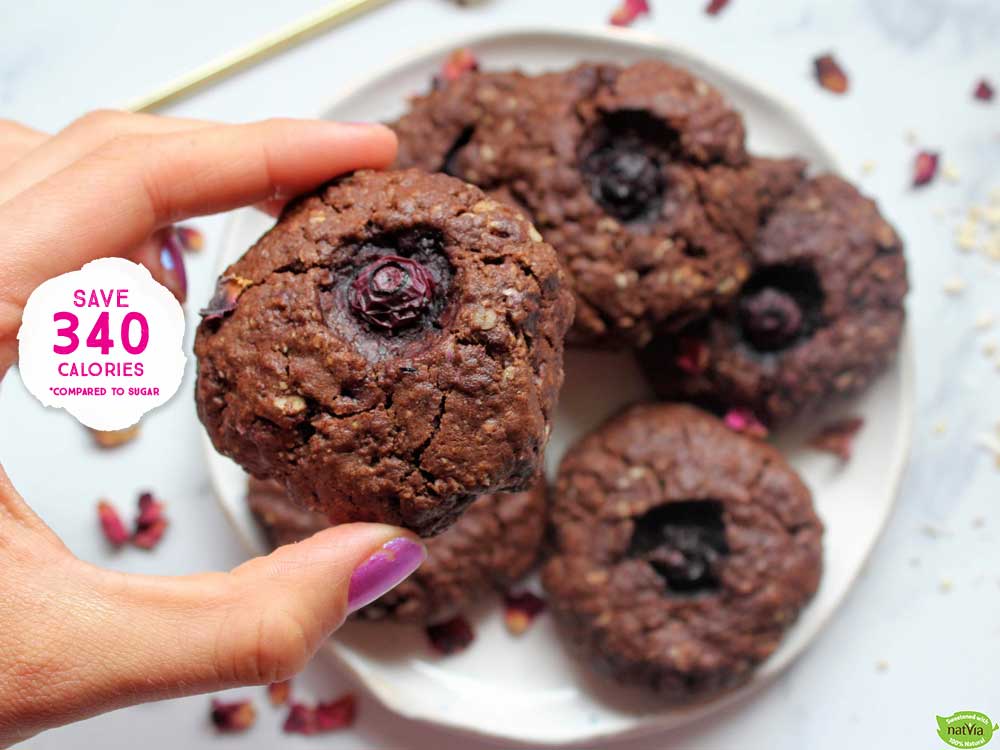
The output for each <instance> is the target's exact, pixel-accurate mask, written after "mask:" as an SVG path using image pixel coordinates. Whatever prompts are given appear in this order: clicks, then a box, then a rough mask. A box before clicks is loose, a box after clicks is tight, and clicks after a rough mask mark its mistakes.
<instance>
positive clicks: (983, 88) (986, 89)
mask: <svg viewBox="0 0 1000 750" xmlns="http://www.w3.org/2000/svg"><path fill="white" fill-rule="evenodd" d="M994 93H995V92H994V91H993V84H991V83H990V82H989V81H987V80H986V79H985V78H983V79H981V80H980V81H979V83H977V84H976V88H975V90H974V91H973V92H972V95H973V96H974V97H975V98H976V99H978V100H979V101H981V102H991V101H993V95H994Z"/></svg>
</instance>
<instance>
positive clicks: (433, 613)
mask: <svg viewBox="0 0 1000 750" xmlns="http://www.w3.org/2000/svg"><path fill="white" fill-rule="evenodd" d="M247 504H248V505H249V506H250V510H251V512H252V513H253V515H254V517H255V518H256V519H257V522H258V523H259V524H260V526H261V528H262V529H263V530H264V532H265V533H266V534H267V538H268V540H269V541H270V542H271V544H272V545H273V546H275V547H277V546H280V545H282V544H290V543H292V542H298V541H301V540H302V539H305V538H306V537H309V536H312V535H313V534H315V533H316V532H317V531H320V530H321V529H325V528H327V527H328V526H329V525H330V524H329V522H328V521H327V520H326V518H324V517H323V516H322V515H320V514H319V513H315V512H313V511H308V510H304V509H302V508H300V507H299V506H297V505H295V504H294V503H292V502H291V501H290V500H289V499H288V497H287V495H286V494H285V491H284V488H283V487H282V486H281V485H280V484H278V483H277V482H274V481H261V480H258V479H251V480H250V484H249V487H248V491H247ZM546 516H547V508H546V486H545V482H544V480H540V481H538V482H537V483H536V484H535V485H534V486H533V487H532V488H531V489H529V490H527V491H525V492H519V493H513V494H508V493H499V494H496V495H486V496H484V497H481V498H479V499H478V500H476V501H475V502H473V504H472V505H471V506H469V509H468V510H466V511H465V513H463V514H462V517H461V518H459V519H458V521H456V522H455V525H454V526H452V527H451V528H449V529H448V530H446V531H445V532H443V533H442V534H439V535H438V536H436V537H434V538H433V539H429V540H427V559H426V560H425V561H424V563H423V565H421V566H420V569H419V570H417V572H416V573H414V574H413V575H412V576H410V577H409V578H407V579H406V580H405V581H403V583H401V584H399V586H397V587H396V588H394V589H393V590H392V591H390V592H388V593H387V594H384V595H383V596H381V597H380V598H379V599H376V600H375V601H374V602H372V603H371V604H369V605H368V606H366V607H363V608H362V609H360V610H358V612H357V613H356V614H355V615H354V616H355V617H357V618H360V619H365V620H383V619H384V620H392V621H394V622H402V623H412V624H417V625H433V624H435V623H439V622H444V621H445V620H448V619H450V618H452V617H454V616H455V615H457V614H459V613H461V612H463V611H464V610H466V609H468V608H469V606H471V605H472V604H474V603H476V602H477V601H479V600H480V599H482V598H483V597H485V596H488V595H489V594H490V593H492V592H494V591H500V592H503V591H506V590H507V589H509V588H510V587H511V586H512V585H513V584H515V583H516V582H517V581H519V580H520V579H521V578H523V577H524V576H525V575H526V574H527V573H528V572H529V571H530V570H531V569H532V568H533V567H534V565H535V563H536V561H537V560H538V555H539V552H540V550H541V546H542V538H543V536H544V534H545V523H546Z"/></svg>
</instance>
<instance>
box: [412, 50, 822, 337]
mask: <svg viewBox="0 0 1000 750" xmlns="http://www.w3.org/2000/svg"><path fill="white" fill-rule="evenodd" d="M393 127H394V128H395V130H396V132H397V134H398V135H399V138H400V144H401V146H400V155H399V163H400V164H402V165H404V166H409V165H411V164H412V165H418V166H421V167H423V168H425V169H434V168H436V169H440V170H444V171H447V172H448V173H450V174H454V175H456V176H458V177H460V178H462V179H463V180H467V181H469V182H472V183H474V184H477V185H480V186H482V187H483V188H484V189H486V190H488V191H491V192H493V193H494V194H495V195H497V196H499V197H501V198H502V199H503V200H505V201H507V202H509V203H511V204H512V205H514V206H516V207H518V208H520V209H521V210H523V211H524V212H525V213H526V214H527V215H528V216H529V217H531V219H532V221H533V222H534V224H535V226H536V227H537V228H538V229H539V231H541V233H542V234H543V236H545V238H546V241H547V242H549V243H551V244H552V245H553V247H555V248H556V251H557V252H558V253H559V255H560V257H561V259H562V261H563V263H564V265H565V266H566V268H567V269H568V271H569V274H570V276H571V277H572V281H573V286H574V291H575V293H576V300H577V306H576V319H575V322H574V327H573V330H572V332H571V341H572V342H574V343H577V344H582V345H593V346H610V347H620V346H636V345H644V344H646V343H648V342H649V340H650V339H651V337H652V336H653V335H654V334H655V333H656V332H659V331H661V330H664V329H667V330H673V329H676V328H678V327H680V326H682V325H683V324H684V323H685V322H687V321H689V320H691V319H693V318H695V317H698V316H700V315H703V314H705V313H706V312H708V311H709V310H710V309H712V308H713V307H714V306H715V305H717V304H720V303H723V302H725V301H727V300H728V299H730V298H731V297H732V296H733V294H735V292H736V290H737V289H738V288H739V287H740V285H741V284H742V283H743V282H744V281H745V279H746V277H747V275H748V273H749V263H748V260H747V257H746V244H747V243H748V242H749V241H750V240H751V239H752V237H753V234H754V232H755V231H756V227H757V225H758V224H759V222H760V221H761V219H762V217H763V216H764V215H765V214H766V212H767V211H768V210H769V208H770V206H771V205H772V203H773V199H774V198H775V197H776V196H778V195H780V194H781V192H782V187H783V186H790V185H792V184H794V183H795V182H797V181H798V180H799V179H800V176H801V173H802V170H803V164H802V163H801V162H800V161H798V160H755V159H753V158H751V157H750V156H749V155H748V154H747V152H746V150H745V148H744V130H743V123H742V120H741V118H740V116H739V115H738V114H737V113H736V112H735V111H734V110H733V109H731V108H730V107H729V106H728V104H727V103H726V102H725V100H724V99H723V97H722V95H721V94H720V93H719V92H718V91H717V90H715V89H714V88H712V87H711V86H709V85H708V84H707V83H705V82H704V81H702V80H700V79H698V78H696V77H695V76H693V75H691V74H690V73H688V72H687V71H684V70H682V69H680V68H676V67H674V66H671V65H669V64H667V63H664V62H660V61H655V60H646V61H642V62H639V63H636V64H634V65H630V66H627V67H620V66H616V65H603V64H583V65H579V66H577V67H575V68H572V69H570V70H568V71H562V72H557V73H547V74H542V75H538V76H525V75H521V74H516V73H508V74H497V73H469V74H466V75H465V76H462V77H461V78H460V79H459V80H457V81H455V82H453V83H451V84H449V85H448V86H446V87H444V88H440V89H438V90H436V91H433V92H431V93H430V94H428V95H426V96H423V97H418V98H416V99H415V100H413V102H412V103H411V109H410V111H409V112H408V113H407V114H406V115H404V116H403V117H402V118H401V119H400V120H398V121H397V122H396V123H395V124H394V125H393Z"/></svg>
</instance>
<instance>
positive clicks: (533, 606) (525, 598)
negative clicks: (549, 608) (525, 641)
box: [503, 591, 545, 635]
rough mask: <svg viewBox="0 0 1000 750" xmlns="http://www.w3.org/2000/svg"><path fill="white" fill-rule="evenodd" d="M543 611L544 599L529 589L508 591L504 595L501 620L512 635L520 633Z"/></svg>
mask: <svg viewBox="0 0 1000 750" xmlns="http://www.w3.org/2000/svg"><path fill="white" fill-rule="evenodd" d="M544 611H545V600H544V599H542V598H541V597H540V596H536V595H535V594H532V593H531V592H530V591H519V592H514V591H509V592H507V595H506V596H505V597H504V616H503V621H504V624H505V625H506V626H507V630H509V631H510V632H511V633H512V634H513V635H521V634H522V633H523V632H524V631H525V630H527V629H528V627H529V626H530V625H531V623H532V622H534V621H535V618H536V617H538V615H540V614H541V613H542V612H544Z"/></svg>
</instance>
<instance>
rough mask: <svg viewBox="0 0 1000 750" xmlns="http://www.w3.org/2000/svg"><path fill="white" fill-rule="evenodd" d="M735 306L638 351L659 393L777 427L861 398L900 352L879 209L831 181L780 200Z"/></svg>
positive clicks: (896, 269)
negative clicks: (737, 411) (836, 401)
mask: <svg viewBox="0 0 1000 750" xmlns="http://www.w3.org/2000/svg"><path fill="white" fill-rule="evenodd" d="M753 256H754V264H755V267H754V272H753V275H752V276H751V277H750V279H749V280H748V281H747V282H746V283H745V284H744V285H743V287H742V289H741V290H740V294H739V296H738V297H737V298H736V300H735V301H734V302H733V303H732V304H731V305H729V307H728V308H726V309H724V310H722V311H719V312H717V313H716V314H713V315H712V316H710V317H708V318H707V319H705V320H701V321H698V322H696V323H694V324H692V325H690V326H689V327H687V328H686V329H684V330H682V331H681V332H680V333H679V334H677V335H674V336H663V337H661V338H659V339H657V340H656V341H654V342H653V343H652V344H651V345H650V346H649V347H648V348H647V349H646V350H645V351H643V352H642V353H641V354H640V361H641V362H642V363H643V366H644V369H645V371H646V374H647V375H648V377H649V380H650V382H651V383H652V385H653V387H654V388H655V389H656V391H657V393H659V394H660V395H661V396H662V397H664V398H667V399H672V398H684V399H691V400H696V401H699V402H702V403H705V404H706V405H708V406H711V407H715V408H720V409H724V408H727V407H732V406H740V407H747V408H750V409H752V410H753V411H754V412H755V413H756V414H757V416H758V417H759V418H761V419H763V420H764V421H767V422H770V423H772V424H773V423H777V422H781V421H783V420H786V419H788V418H790V417H792V416H793V415H795V414H797V413H799V412H801V411H803V410H807V409H809V408H812V407H816V406H819V405H821V404H823V403H824V402H826V401H827V400H828V399H830V398H831V397H834V396H840V395H846V394H851V393H855V392H857V391H860V390H861V389H863V388H864V387H865V386H867V385H868V384H869V383H870V382H871V381H872V379H873V378H874V377H875V376H876V375H877V374H878V373H879V372H881V371H882V370H883V369H884V368H885V366H886V365H887V364H888V363H889V362H890V361H891V359H892V357H893V355H894V354H895V352H896V349H897V347H898V345H899V338H900V335H901V333H902V330H903V322H904V318H905V311H904V308H903V299H904V297H905V296H906V292H907V282H906V261H905V259H904V257H903V247H902V243H901V241H900V239H899V236H898V235H897V234H896V232H895V231H894V230H893V228H892V227H891V226H890V225H889V224H888V223H887V222H886V221H885V219H883V218H882V216H881V215H880V214H879V211H878V208H877V207H876V205H875V203H874V202H873V201H871V200H869V199H867V198H865V197H864V196H862V195H861V194H860V193H859V192H858V191H857V190H856V189H855V188H854V187H852V186H851V185H850V184H848V183H847V182H845V181H844V180H842V179H840V178H838V177H834V176H832V175H824V176H821V177H817V178H815V179H812V180H808V181H806V182H804V183H803V184H802V185H801V186H800V187H799V188H798V189H797V190H796V191H795V193H794V194H792V195H791V196H789V197H788V198H786V199H785V200H784V201H782V202H781V203H780V204H779V206H778V207H777V208H776V209H775V211H774V213H773V214H772V215H771V217H770V219H769V220H768V221H767V223H766V224H765V225H764V227H763V228H762V229H761V232H760V234H759V236H758V237H757V240H756V242H755V243H754V246H753Z"/></svg>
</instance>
